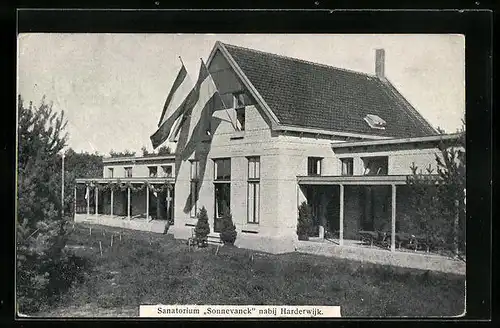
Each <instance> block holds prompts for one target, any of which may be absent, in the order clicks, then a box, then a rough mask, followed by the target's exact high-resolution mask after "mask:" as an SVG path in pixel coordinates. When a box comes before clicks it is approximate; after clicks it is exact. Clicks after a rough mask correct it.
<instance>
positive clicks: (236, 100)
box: [233, 93, 245, 131]
mask: <svg viewBox="0 0 500 328" xmlns="http://www.w3.org/2000/svg"><path fill="white" fill-rule="evenodd" d="M233 107H234V109H235V110H236V127H237V128H238V130H240V131H245V94H244V93H237V94H234V95H233Z"/></svg>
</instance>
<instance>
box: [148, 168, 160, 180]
mask: <svg viewBox="0 0 500 328" xmlns="http://www.w3.org/2000/svg"><path fill="white" fill-rule="evenodd" d="M148 169H149V177H150V178H156V177H157V176H158V167H156V166H148Z"/></svg>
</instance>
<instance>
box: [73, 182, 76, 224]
mask: <svg viewBox="0 0 500 328" xmlns="http://www.w3.org/2000/svg"><path fill="white" fill-rule="evenodd" d="M73 195H74V198H73V218H74V217H75V214H76V184H75V188H74V189H73Z"/></svg>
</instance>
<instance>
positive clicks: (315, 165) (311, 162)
mask: <svg viewBox="0 0 500 328" xmlns="http://www.w3.org/2000/svg"><path fill="white" fill-rule="evenodd" d="M321 161H322V158H320V157H309V158H308V160H307V175H321Z"/></svg>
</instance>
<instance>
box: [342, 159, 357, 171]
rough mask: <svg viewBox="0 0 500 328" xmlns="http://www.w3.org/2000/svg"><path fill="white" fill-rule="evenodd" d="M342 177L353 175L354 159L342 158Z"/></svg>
mask: <svg viewBox="0 0 500 328" xmlns="http://www.w3.org/2000/svg"><path fill="white" fill-rule="evenodd" d="M340 161H341V162H342V175H353V172H354V160H353V159H352V158H342V159H341V160H340Z"/></svg>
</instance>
